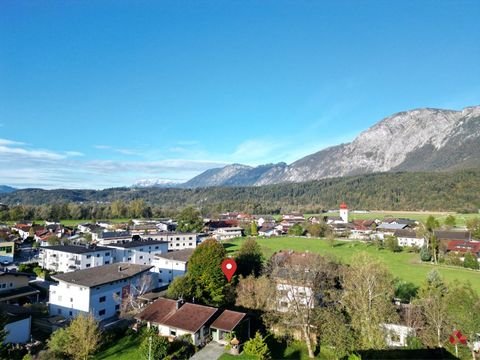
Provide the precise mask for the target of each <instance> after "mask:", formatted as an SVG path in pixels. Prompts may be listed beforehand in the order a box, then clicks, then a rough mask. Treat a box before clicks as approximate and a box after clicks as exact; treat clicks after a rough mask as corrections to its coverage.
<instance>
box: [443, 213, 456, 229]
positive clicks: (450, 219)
mask: <svg viewBox="0 0 480 360" xmlns="http://www.w3.org/2000/svg"><path fill="white" fill-rule="evenodd" d="M443 223H444V224H445V227H446V228H447V229H451V228H453V227H455V225H456V224H457V219H455V216H453V215H451V214H450V215H447V217H446V218H445V221H444V222H443Z"/></svg>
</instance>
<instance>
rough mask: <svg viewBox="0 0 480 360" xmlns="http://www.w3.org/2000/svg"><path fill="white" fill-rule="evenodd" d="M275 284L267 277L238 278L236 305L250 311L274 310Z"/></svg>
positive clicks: (250, 276)
mask: <svg viewBox="0 0 480 360" xmlns="http://www.w3.org/2000/svg"><path fill="white" fill-rule="evenodd" d="M275 291H276V289H275V284H274V283H272V281H271V280H270V279H269V278H268V277H267V276H260V277H258V278H256V277H255V276H253V275H249V276H247V277H245V278H244V277H242V276H240V279H239V281H238V285H237V287H236V294H237V296H236V305H237V306H241V307H244V308H246V309H250V310H263V311H270V310H275V308H274V306H273V304H272V299H274V297H275Z"/></svg>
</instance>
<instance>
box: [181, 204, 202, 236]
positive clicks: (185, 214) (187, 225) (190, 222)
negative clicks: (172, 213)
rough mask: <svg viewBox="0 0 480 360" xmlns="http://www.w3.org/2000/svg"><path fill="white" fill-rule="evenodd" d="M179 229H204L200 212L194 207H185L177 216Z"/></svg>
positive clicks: (194, 230)
mask: <svg viewBox="0 0 480 360" xmlns="http://www.w3.org/2000/svg"><path fill="white" fill-rule="evenodd" d="M177 222H178V225H177V230H178V231H181V232H199V231H201V230H202V229H203V219H202V217H201V215H200V212H199V211H198V210H196V209H194V208H193V207H187V208H185V209H183V210H182V211H181V212H180V214H179V215H178V217H177Z"/></svg>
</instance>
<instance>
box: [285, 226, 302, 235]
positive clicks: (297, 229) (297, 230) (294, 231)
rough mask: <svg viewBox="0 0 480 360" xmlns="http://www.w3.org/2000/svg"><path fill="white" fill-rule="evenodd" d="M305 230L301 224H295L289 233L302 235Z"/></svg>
mask: <svg viewBox="0 0 480 360" xmlns="http://www.w3.org/2000/svg"><path fill="white" fill-rule="evenodd" d="M304 232H305V231H304V230H303V227H302V225H300V224H295V225H293V226H292V227H291V228H290V229H288V235H293V236H302V235H303V234H304Z"/></svg>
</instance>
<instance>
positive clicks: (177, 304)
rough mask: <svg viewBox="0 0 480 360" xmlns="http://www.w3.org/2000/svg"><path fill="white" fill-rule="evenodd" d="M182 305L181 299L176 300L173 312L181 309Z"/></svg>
mask: <svg viewBox="0 0 480 360" xmlns="http://www.w3.org/2000/svg"><path fill="white" fill-rule="evenodd" d="M182 305H183V298H180V299H178V300H177V302H176V303H175V310H178V309H180V308H181V307H182Z"/></svg>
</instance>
